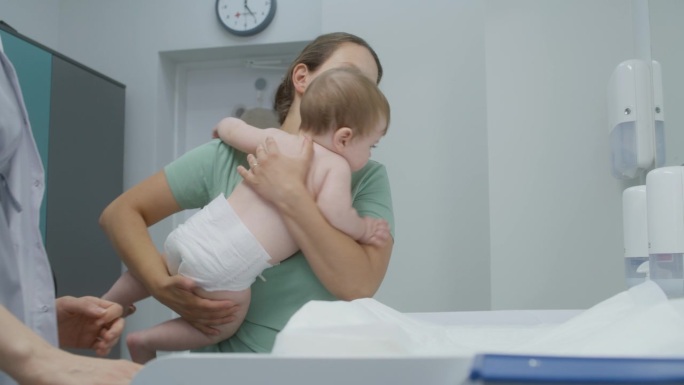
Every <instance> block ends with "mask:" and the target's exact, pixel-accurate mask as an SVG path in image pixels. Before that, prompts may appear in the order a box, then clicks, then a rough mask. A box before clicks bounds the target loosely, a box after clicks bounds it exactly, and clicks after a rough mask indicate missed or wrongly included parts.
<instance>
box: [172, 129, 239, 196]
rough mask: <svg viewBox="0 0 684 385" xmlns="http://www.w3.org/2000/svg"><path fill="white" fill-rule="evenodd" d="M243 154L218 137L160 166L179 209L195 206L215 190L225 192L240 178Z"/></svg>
mask: <svg viewBox="0 0 684 385" xmlns="http://www.w3.org/2000/svg"><path fill="white" fill-rule="evenodd" d="M245 162H246V161H245V155H244V154H243V153H241V152H239V151H237V150H235V149H233V148H232V147H230V146H228V145H226V144H224V143H223V142H221V141H220V140H218V139H216V140H212V141H210V142H208V143H206V144H203V145H201V146H198V147H196V148H194V149H192V150H190V151H188V152H187V153H185V154H184V155H182V156H181V157H180V158H178V159H176V160H175V161H173V162H171V163H169V164H168V165H166V167H164V174H165V175H166V180H167V182H168V183H169V187H170V189H171V193H172V194H173V196H174V198H175V199H176V202H177V203H178V205H179V206H180V207H181V208H183V209H194V208H199V207H202V206H204V205H206V204H207V203H209V202H210V201H211V200H212V199H214V198H215V197H216V196H217V195H218V194H220V193H223V194H225V195H226V196H228V195H229V194H230V193H231V192H232V191H233V189H234V188H235V186H236V185H237V184H238V183H239V182H240V181H241V180H242V177H241V176H240V174H239V173H238V172H237V166H238V165H240V164H244V163H245Z"/></svg>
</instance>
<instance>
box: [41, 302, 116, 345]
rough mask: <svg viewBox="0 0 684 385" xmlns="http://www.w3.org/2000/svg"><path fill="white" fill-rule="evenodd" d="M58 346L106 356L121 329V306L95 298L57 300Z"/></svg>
mask: <svg viewBox="0 0 684 385" xmlns="http://www.w3.org/2000/svg"><path fill="white" fill-rule="evenodd" d="M55 306H56V309H57V327H58V332H59V345H60V346H61V347H64V348H78V349H93V350H94V351H95V353H97V355H99V356H106V355H107V354H109V351H110V350H111V349H112V347H113V346H114V345H115V344H116V343H117V342H118V341H119V337H120V336H121V332H122V331H123V327H124V320H123V318H121V316H122V313H123V309H122V308H121V305H119V304H116V303H113V302H109V301H106V300H103V299H100V298H96V297H80V298H75V297H70V296H65V297H60V298H57V300H56V301H55Z"/></svg>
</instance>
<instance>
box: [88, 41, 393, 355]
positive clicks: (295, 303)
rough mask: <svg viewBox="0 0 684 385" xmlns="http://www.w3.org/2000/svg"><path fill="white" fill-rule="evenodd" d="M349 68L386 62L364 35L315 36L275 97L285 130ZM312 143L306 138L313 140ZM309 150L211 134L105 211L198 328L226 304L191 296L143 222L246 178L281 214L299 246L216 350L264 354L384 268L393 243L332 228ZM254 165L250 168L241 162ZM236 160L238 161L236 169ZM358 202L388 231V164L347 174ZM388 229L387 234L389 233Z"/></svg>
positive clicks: (140, 267) (110, 228) (162, 291)
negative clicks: (314, 185)
mask: <svg viewBox="0 0 684 385" xmlns="http://www.w3.org/2000/svg"><path fill="white" fill-rule="evenodd" d="M340 66H354V67H357V68H358V69H359V70H360V71H361V72H362V73H363V74H364V75H365V76H367V77H368V78H370V79H372V80H373V81H377V82H379V81H380V78H381V76H382V67H381V65H380V62H379V60H378V58H377V55H376V54H375V52H374V51H373V50H372V49H371V48H370V46H369V45H368V44H367V43H366V42H365V41H363V40H362V39H360V38H358V37H356V36H354V35H350V34H346V33H332V34H327V35H322V36H319V37H318V38H317V39H316V40H314V41H313V42H311V43H310V44H309V45H308V46H307V47H305V48H304V50H303V51H302V52H301V54H300V55H299V57H298V58H297V59H296V60H295V61H294V62H293V63H292V65H291V67H290V69H289V70H288V73H287V75H286V77H285V79H284V80H283V83H282V84H281V85H280V87H279V88H278V91H277V93H276V100H275V108H276V110H277V111H278V114H279V118H280V121H281V123H282V126H281V129H283V130H285V131H287V132H290V133H296V132H297V130H298V129H299V125H300V115H299V103H300V100H301V97H302V94H303V93H304V90H305V89H306V87H307V85H308V84H309V83H310V82H311V81H312V79H314V78H315V77H316V76H318V74H320V73H322V72H323V71H325V70H326V69H330V68H335V67H340ZM309 144H310V145H311V143H310V142H309ZM310 157H311V148H310V147H308V148H305V149H303V151H302V156H301V157H299V158H288V157H284V156H283V155H282V154H281V153H280V152H279V151H278V149H277V147H276V146H275V143H274V142H273V141H267V142H266V143H265V145H264V146H262V147H260V148H259V150H258V151H257V154H256V157H254V156H252V155H250V156H249V157H248V156H246V155H245V154H242V153H240V152H238V151H236V150H234V149H232V148H231V147H228V146H226V145H225V144H223V143H222V142H220V141H218V140H215V141H212V142H210V143H207V144H205V145H202V146H199V147H197V148H195V149H194V150H192V151H190V152H188V153H186V154H185V155H183V156H182V157H181V158H179V159H177V160H176V161H174V162H172V163H170V164H169V165H167V166H166V167H165V168H164V170H163V171H161V172H159V173H157V174H155V175H153V176H151V177H150V178H148V179H147V180H145V181H143V182H141V183H140V184H138V185H137V186H134V187H133V188H132V189H130V190H129V191H126V192H125V193H124V194H122V195H121V196H119V197H118V198H117V199H116V200H114V202H112V203H111V204H110V205H109V206H108V207H107V208H106V209H105V211H104V212H103V213H102V217H101V218H100V223H101V225H102V227H103V228H104V230H105V232H106V233H107V234H108V235H109V237H110V239H111V241H112V243H113V244H114V247H115V248H116V249H117V251H118V253H119V255H120V256H121V258H122V259H123V261H124V263H125V264H126V265H127V266H128V268H129V270H130V271H131V272H132V273H133V274H134V275H135V276H136V277H138V279H139V280H140V281H141V282H142V283H143V284H144V285H145V286H146V288H147V289H148V291H149V292H150V293H152V295H153V296H154V297H155V298H156V299H157V300H159V301H160V302H161V303H163V304H165V305H166V306H168V307H169V308H171V309H172V310H174V311H175V312H176V313H178V314H179V315H180V316H181V317H183V318H184V319H186V320H187V321H188V322H190V323H191V324H193V325H194V326H195V327H196V328H198V329H199V330H202V331H204V332H205V333H208V334H215V333H216V330H215V329H213V328H212V326H215V325H219V324H223V323H225V322H228V321H230V320H232V315H233V314H234V313H235V311H236V309H234V307H233V306H232V305H233V304H232V303H230V302H229V301H211V300H207V299H203V298H199V297H197V296H195V295H194V294H193V292H192V289H193V287H194V283H193V282H192V281H191V280H189V279H187V278H185V277H181V276H169V274H168V272H167V271H166V268H165V265H164V262H163V260H162V258H161V256H160V254H159V252H158V251H157V250H156V248H155V246H154V244H153V243H152V240H151V238H150V236H149V233H148V231H147V227H148V226H151V225H153V224H154V223H156V222H158V221H160V220H162V219H164V218H166V217H168V216H169V215H172V214H173V213H176V212H178V211H180V210H182V209H190V208H198V207H202V206H204V205H205V204H207V203H209V202H210V201H211V199H212V198H214V197H215V196H217V195H218V194H219V193H222V192H223V193H224V194H226V195H228V194H229V193H230V192H231V191H232V189H233V188H234V187H235V186H236V185H237V183H238V182H239V181H240V180H241V179H242V178H241V175H242V177H244V178H245V180H246V182H247V184H249V185H250V186H251V187H252V188H254V189H255V190H256V191H257V192H258V193H259V194H260V195H261V196H262V197H264V198H265V199H266V200H268V201H270V202H272V203H273V204H274V205H275V206H276V207H277V208H278V210H279V212H280V214H281V215H282V216H283V218H284V220H285V222H286V225H287V227H288V230H289V231H290V232H291V233H292V235H293V237H294V238H295V240H296V241H297V244H298V245H299V247H300V249H301V251H300V252H298V253H296V254H295V255H294V256H292V257H290V258H289V259H287V260H286V261H284V262H283V263H281V264H280V265H278V266H275V267H273V268H270V269H268V270H267V271H266V272H264V274H263V276H264V278H265V281H257V282H256V283H255V284H254V285H252V302H251V305H250V308H249V311H248V313H247V316H246V318H245V321H244V323H243V324H242V326H241V328H240V330H238V332H237V333H236V335H235V336H233V337H232V338H230V339H228V340H226V341H224V342H222V343H221V344H219V345H218V346H217V347H216V348H217V349H218V350H219V351H232V352H250V351H252V352H269V351H270V350H271V348H272V346H273V342H274V340H275V336H276V334H277V333H278V331H280V330H281V329H282V328H283V327H284V326H285V324H286V323H287V321H288V320H289V318H290V316H292V314H294V312H296V311H297V310H298V309H299V308H300V307H301V306H303V305H304V304H305V303H306V302H308V301H309V300H335V299H342V300H352V299H356V298H363V297H370V296H372V295H373V294H375V292H376V291H377V290H378V288H379V287H380V284H381V282H382V279H383V277H384V275H385V272H386V271H387V266H388V264H389V258H390V254H391V251H392V246H393V241H392V240H391V239H390V240H389V241H387V242H386V243H385V244H384V245H382V246H371V245H360V244H358V243H357V242H355V241H354V240H353V239H351V238H350V237H348V236H347V235H346V234H344V233H342V232H340V231H338V230H336V229H335V228H333V227H332V226H331V225H330V224H329V223H328V222H327V221H326V220H325V219H324V217H323V216H322V214H321V213H320V211H319V210H318V207H317V205H316V202H315V201H314V198H313V197H311V196H310V194H309V193H308V191H307V190H306V186H305V183H304V175H306V172H307V170H308V166H309V161H310ZM248 159H249V160H250V162H249V163H250V164H252V165H253V167H251V168H250V170H246V169H245V168H244V167H245V166H247V164H248V162H247V160H248ZM238 166H242V167H241V168H240V170H239V173H238V171H237V168H238ZM352 193H353V197H354V207H355V208H356V210H357V211H358V213H359V215H362V216H365V215H372V216H375V217H380V218H383V219H385V220H387V221H388V222H389V223H390V227H391V228H393V220H394V218H393V214H392V204H391V196H390V187H389V180H388V178H387V173H386V171H385V168H384V167H383V166H382V165H380V164H378V163H376V162H369V163H368V165H366V166H365V167H364V168H363V169H361V170H360V171H358V172H356V173H355V174H354V175H353V180H352ZM392 233H393V232H392Z"/></svg>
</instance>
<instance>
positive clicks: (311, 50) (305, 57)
mask: <svg viewBox="0 0 684 385" xmlns="http://www.w3.org/2000/svg"><path fill="white" fill-rule="evenodd" d="M344 43H353V44H357V45H360V46H362V47H365V48H367V49H368V51H369V52H370V53H371V55H372V56H373V59H375V64H376V65H377V67H378V81H377V82H378V83H380V79H382V65H380V59H378V55H377V54H376V53H375V51H373V49H372V48H371V47H370V45H368V43H366V41H365V40H363V39H361V38H360V37H358V36H355V35H352V34H350V33H345V32H333V33H328V34H325V35H321V36H319V37H317V38H316V39H315V40H314V41H312V42H311V43H309V44H308V45H307V46H306V47H304V49H303V50H302V52H301V53H300V54H299V56H298V57H297V59H295V61H293V62H292V64H291V65H290V68H288V70H287V73H286V74H285V78H284V79H283V81H282V83H280V86H278V90H277V91H276V94H275V101H274V103H273V108H274V109H275V110H276V112H278V120H279V121H280V123H281V124H282V123H283V122H284V121H285V118H286V117H287V114H288V112H290V106H291V105H292V101H293V100H294V96H295V90H294V84H293V83H292V72H293V71H294V67H295V66H297V65H298V64H300V63H301V64H304V65H306V68H308V69H309V71H312V72H313V71H316V70H317V69H318V67H319V66H320V65H321V64H323V63H325V61H326V60H328V58H330V56H331V55H332V54H333V53H334V52H335V51H336V50H337V48H338V47H339V46H340V45H342V44H344Z"/></svg>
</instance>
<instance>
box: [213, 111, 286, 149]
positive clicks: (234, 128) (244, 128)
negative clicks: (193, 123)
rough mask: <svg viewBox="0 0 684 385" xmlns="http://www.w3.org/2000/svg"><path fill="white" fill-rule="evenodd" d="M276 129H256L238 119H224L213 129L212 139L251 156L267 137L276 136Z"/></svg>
mask: <svg viewBox="0 0 684 385" xmlns="http://www.w3.org/2000/svg"><path fill="white" fill-rule="evenodd" d="M278 132H280V130H278V129H277V128H264V129H262V128H257V127H254V126H250V125H249V124H247V123H245V122H244V121H242V120H240V119H238V118H224V119H221V121H220V122H218V124H217V125H216V127H214V135H213V136H214V137H218V138H219V139H221V140H222V141H223V142H224V143H226V144H227V145H229V146H231V147H233V148H236V149H237V150H239V151H242V152H245V153H251V154H253V153H254V152H255V151H256V148H257V146H258V145H260V144H261V143H263V142H264V141H265V140H266V138H267V137H269V136H276V135H278Z"/></svg>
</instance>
